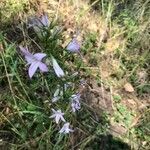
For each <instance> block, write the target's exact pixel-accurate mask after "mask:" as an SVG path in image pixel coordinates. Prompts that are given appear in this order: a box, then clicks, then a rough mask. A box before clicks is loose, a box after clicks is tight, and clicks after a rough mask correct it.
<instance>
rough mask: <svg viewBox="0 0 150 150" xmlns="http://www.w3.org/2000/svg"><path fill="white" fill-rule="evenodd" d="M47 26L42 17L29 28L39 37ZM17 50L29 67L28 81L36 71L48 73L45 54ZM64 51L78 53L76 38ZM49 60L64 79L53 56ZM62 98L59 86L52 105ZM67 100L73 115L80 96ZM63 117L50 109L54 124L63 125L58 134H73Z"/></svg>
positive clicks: (46, 17)
mask: <svg viewBox="0 0 150 150" xmlns="http://www.w3.org/2000/svg"><path fill="white" fill-rule="evenodd" d="M49 26H50V22H49V20H48V16H47V15H43V16H41V17H40V18H34V19H33V20H32V23H31V24H29V27H33V29H34V30H35V32H36V33H37V35H39V33H40V34H41V33H42V32H45V31H44V30H42V28H48V27H49ZM19 48H20V51H21V53H22V54H23V55H24V57H25V59H26V61H27V65H30V66H29V68H28V74H29V77H30V79H31V78H32V77H33V76H34V75H35V73H36V72H37V70H38V69H39V70H40V72H42V73H48V72H49V65H47V64H46V63H45V62H44V61H43V59H44V58H45V57H46V56H47V55H46V54H45V53H35V54H32V53H31V52H29V50H28V48H27V47H23V46H21V45H20V46H19ZM66 50H67V51H69V52H74V53H80V44H79V43H78V41H77V39H76V38H74V39H72V41H71V42H70V43H69V44H68V45H67V47H66ZM49 59H50V61H51V66H52V68H53V70H54V72H55V74H56V76H57V77H59V78H62V77H64V76H65V73H64V71H63V69H62V68H61V67H60V65H59V64H58V62H57V60H56V59H55V58H54V56H52V55H51V54H50V58H49ZM68 86H69V84H65V91H66V90H67V88H68ZM62 96H63V90H61V87H60V86H59V87H58V88H57V89H56V91H55V92H54V95H53V98H52V103H55V102H57V101H58V100H60V99H61V97H62ZM69 100H70V103H71V104H70V108H71V111H72V112H73V113H74V112H76V111H78V110H79V109H80V108H81V106H80V94H73V95H72V96H71V97H70V99H69ZM64 115H65V113H63V112H62V111H61V109H58V110H55V109H52V115H51V116H50V118H51V119H52V118H53V119H54V120H55V122H56V124H59V123H60V122H64V125H63V126H62V128H61V129H60V131H59V133H64V134H66V133H69V132H73V130H72V129H70V128H69V126H70V123H69V122H66V120H65V119H64Z"/></svg>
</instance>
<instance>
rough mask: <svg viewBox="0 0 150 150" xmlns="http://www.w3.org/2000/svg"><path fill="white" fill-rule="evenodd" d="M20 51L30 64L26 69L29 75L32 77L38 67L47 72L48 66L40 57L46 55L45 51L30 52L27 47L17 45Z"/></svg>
mask: <svg viewBox="0 0 150 150" xmlns="http://www.w3.org/2000/svg"><path fill="white" fill-rule="evenodd" d="M19 48H20V50H21V52H22V53H23V54H24V56H25V59H26V61H27V62H28V64H29V65H30V67H29V69H28V74H29V77H30V78H32V77H33V75H34V74H35V72H36V70H37V69H38V68H39V69H40V71H41V72H48V67H47V65H46V64H44V63H43V62H41V61H42V59H43V58H44V57H45V56H46V54H45V53H36V54H34V55H33V54H31V53H30V52H29V51H28V49H27V48H24V47H22V46H19Z"/></svg>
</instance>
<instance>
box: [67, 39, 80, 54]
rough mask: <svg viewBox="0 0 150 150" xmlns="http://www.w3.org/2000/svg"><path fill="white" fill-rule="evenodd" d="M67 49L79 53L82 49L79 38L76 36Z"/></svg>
mask: <svg viewBox="0 0 150 150" xmlns="http://www.w3.org/2000/svg"><path fill="white" fill-rule="evenodd" d="M66 49H67V50H68V51H70V52H74V53H79V52H80V51H79V50H80V44H79V43H78V41H77V39H76V38H74V39H72V41H71V42H70V43H69V44H68V46H67V47H66Z"/></svg>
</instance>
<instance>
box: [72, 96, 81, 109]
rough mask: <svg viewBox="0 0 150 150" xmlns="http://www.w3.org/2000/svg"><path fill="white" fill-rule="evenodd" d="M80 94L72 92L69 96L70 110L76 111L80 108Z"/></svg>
mask: <svg viewBox="0 0 150 150" xmlns="http://www.w3.org/2000/svg"><path fill="white" fill-rule="evenodd" d="M80 96H81V95H80V94H74V95H72V96H71V108H72V112H76V111H78V110H79V109H80V108H81V104H80Z"/></svg>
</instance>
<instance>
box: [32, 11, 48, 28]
mask: <svg viewBox="0 0 150 150" xmlns="http://www.w3.org/2000/svg"><path fill="white" fill-rule="evenodd" d="M49 25H50V22H49V20H48V15H47V14H44V15H42V16H41V17H39V18H37V17H34V18H32V19H31V20H30V23H29V27H35V26H37V27H39V28H42V27H49Z"/></svg>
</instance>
